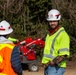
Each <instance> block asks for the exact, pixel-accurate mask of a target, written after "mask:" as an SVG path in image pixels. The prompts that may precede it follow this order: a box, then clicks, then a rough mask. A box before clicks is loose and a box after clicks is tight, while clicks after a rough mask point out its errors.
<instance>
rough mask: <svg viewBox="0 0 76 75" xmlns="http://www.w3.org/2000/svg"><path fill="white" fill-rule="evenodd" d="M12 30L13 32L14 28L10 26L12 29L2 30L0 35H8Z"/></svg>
mask: <svg viewBox="0 0 76 75" xmlns="http://www.w3.org/2000/svg"><path fill="white" fill-rule="evenodd" d="M12 32H13V29H12V28H10V30H8V31H0V35H7V34H10V33H12Z"/></svg>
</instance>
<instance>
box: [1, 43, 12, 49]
mask: <svg viewBox="0 0 76 75" xmlns="http://www.w3.org/2000/svg"><path fill="white" fill-rule="evenodd" d="M5 46H6V47H9V48H11V49H12V48H13V45H11V44H1V45H0V50H2V49H3V48H4V47H5Z"/></svg>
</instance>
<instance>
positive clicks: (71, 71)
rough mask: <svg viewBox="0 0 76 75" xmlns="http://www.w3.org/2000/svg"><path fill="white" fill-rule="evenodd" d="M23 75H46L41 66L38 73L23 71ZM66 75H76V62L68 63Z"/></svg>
mask: <svg viewBox="0 0 76 75" xmlns="http://www.w3.org/2000/svg"><path fill="white" fill-rule="evenodd" d="M23 75H44V68H43V67H42V66H40V68H39V71H38V72H30V71H28V70H27V69H26V70H23ZM64 75H76V60H72V61H68V62H67V69H66V72H65V73H64Z"/></svg>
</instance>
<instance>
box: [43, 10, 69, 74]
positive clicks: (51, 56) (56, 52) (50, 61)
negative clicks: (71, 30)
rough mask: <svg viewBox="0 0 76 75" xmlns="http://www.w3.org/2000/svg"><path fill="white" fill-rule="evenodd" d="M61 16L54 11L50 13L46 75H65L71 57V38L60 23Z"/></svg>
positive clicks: (44, 62)
mask: <svg viewBox="0 0 76 75" xmlns="http://www.w3.org/2000/svg"><path fill="white" fill-rule="evenodd" d="M60 19H61V14H60V12H59V11H58V10H56V9H52V10H50V11H49V12H48V17H47V21H48V23H49V33H48V34H47V36H46V40H45V47H44V52H43V58H42V64H44V66H45V70H44V75H63V74H64V72H65V70H66V60H67V58H68V57H69V55H70V51H69V47H70V38H69V35H68V34H67V32H66V31H65V29H64V27H61V26H60V24H59V22H60Z"/></svg>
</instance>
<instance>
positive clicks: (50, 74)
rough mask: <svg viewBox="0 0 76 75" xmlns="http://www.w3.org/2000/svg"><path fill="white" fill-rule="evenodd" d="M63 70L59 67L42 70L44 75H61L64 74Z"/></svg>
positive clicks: (48, 67)
mask: <svg viewBox="0 0 76 75" xmlns="http://www.w3.org/2000/svg"><path fill="white" fill-rule="evenodd" d="M65 70H66V69H65V68H61V67H59V66H57V65H56V66H50V65H48V66H47V67H46V68H45V70H44V75H63V74H64V72H65Z"/></svg>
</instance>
